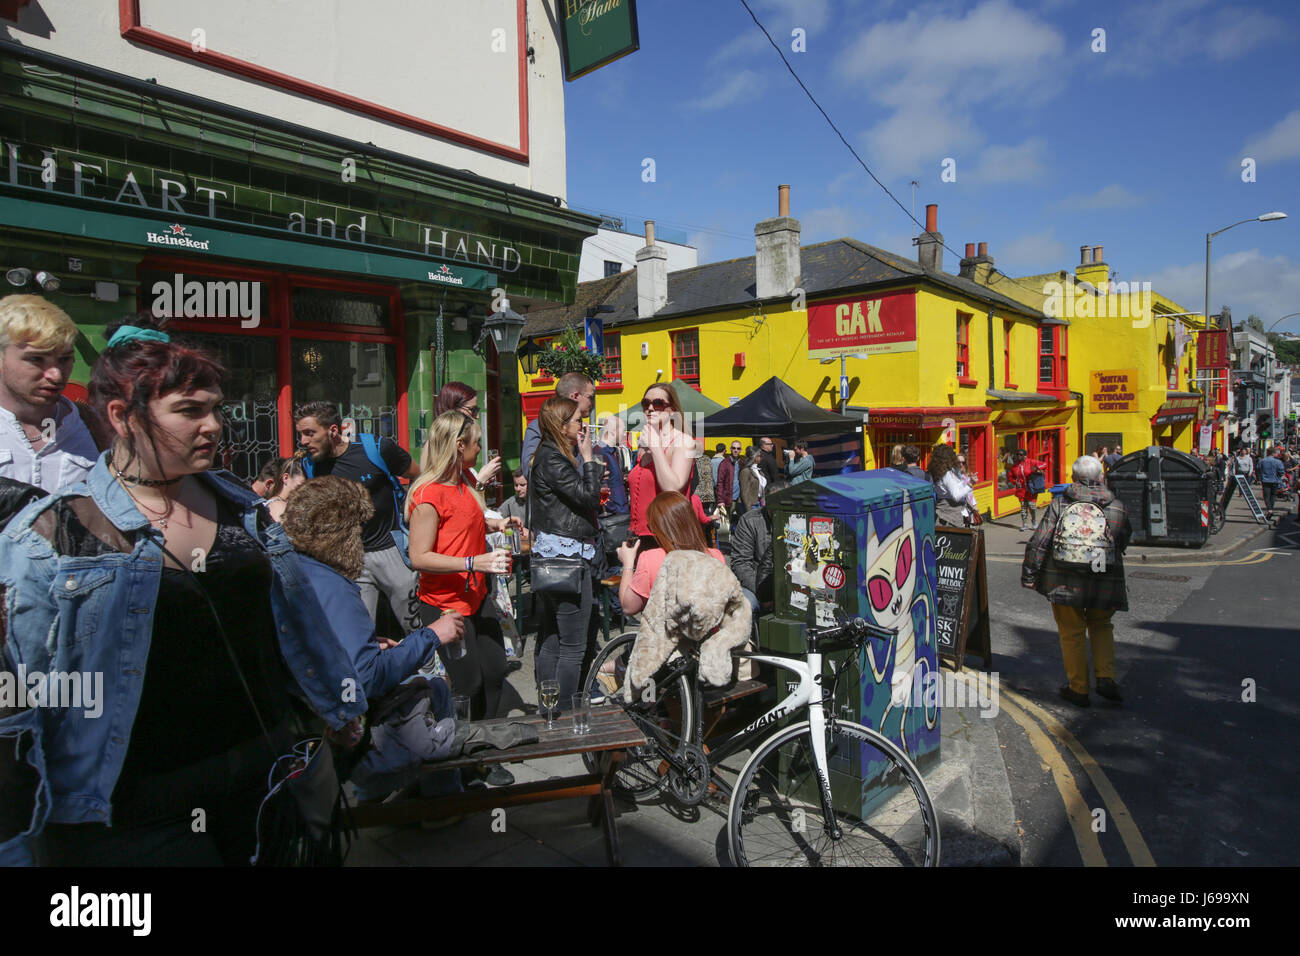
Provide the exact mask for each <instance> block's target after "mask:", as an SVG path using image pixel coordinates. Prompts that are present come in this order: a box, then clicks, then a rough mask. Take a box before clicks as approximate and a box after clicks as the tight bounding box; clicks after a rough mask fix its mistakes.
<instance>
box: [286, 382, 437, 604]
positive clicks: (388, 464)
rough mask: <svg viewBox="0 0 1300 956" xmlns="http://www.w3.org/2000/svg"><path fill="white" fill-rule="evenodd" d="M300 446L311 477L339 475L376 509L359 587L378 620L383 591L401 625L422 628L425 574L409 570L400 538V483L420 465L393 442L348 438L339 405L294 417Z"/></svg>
mask: <svg viewBox="0 0 1300 956" xmlns="http://www.w3.org/2000/svg"><path fill="white" fill-rule="evenodd" d="M293 417H294V430H295V431H296V433H297V435H298V444H299V445H300V446H301V447H302V448H303V449H304V450H306V452H307V454H308V459H307V460H306V461H304V462H303V470H304V471H306V472H307V477H308V478H316V477H320V476H321V475H338V476H339V477H340V478H347V479H349V480H351V481H355V482H357V483H358V484H360V485H362V486H363V487H364V488H365V489H366V491H367V492H368V493H369V494H370V500H371V502H372V503H373V504H374V506H375V512H374V515H373V516H372V517H371V518H370V520H369V521H367V522H366V523H365V525H364V526H363V527H362V529H361V538H362V542H363V544H364V545H365V549H366V555H365V567H364V569H363V570H362V572H361V577H359V578H358V579H357V584H358V585H359V586H360V588H361V598H362V600H363V601H365V602H366V610H367V611H369V612H370V616H371V617H372V618H374V617H375V611H376V610H377V609H378V607H379V595H380V593H381V592H382V593H383V594H384V595H385V596H386V597H387V598H388V603H389V605H390V606H391V607H392V609H393V614H394V616H395V617H396V618H397V620H398V622H399V623H400V624H401V625H402V626H403V627H404V628H406V629H407V630H415V629H417V628H419V627H420V601H419V598H418V597H417V596H416V592H417V589H418V588H419V583H420V575H419V574H418V573H417V572H415V571H412V570H411V569H410V568H409V567H407V564H406V559H405V558H404V557H403V555H402V553H401V549H400V547H399V544H398V540H399V539H398V538H395V537H394V535H393V532H395V531H397V532H401V531H403V530H404V529H405V527H406V525H405V523H404V522H403V520H402V511H401V499H402V485H401V482H400V481H398V478H399V477H401V478H418V477H419V475H420V466H419V463H418V462H414V461H412V460H411V456H410V455H408V454H407V453H406V452H405V451H404V450H403V449H402V448H401V447H400V446H399V445H398V444H397V442H395V441H393V440H392V439H391V438H379V439H376V437H375V436H374V435H370V434H368V433H362V434H360V435H357V436H356V438H357V440H356V441H351V440H349V438H348V437H347V436H346V435H344V434H343V420H342V418H341V417H340V416H339V408H338V406H337V405H335V404H334V403H333V402H308V403H307V404H305V405H300V406H299V407H298V408H297V410H296V411H295V412H294V416H293Z"/></svg>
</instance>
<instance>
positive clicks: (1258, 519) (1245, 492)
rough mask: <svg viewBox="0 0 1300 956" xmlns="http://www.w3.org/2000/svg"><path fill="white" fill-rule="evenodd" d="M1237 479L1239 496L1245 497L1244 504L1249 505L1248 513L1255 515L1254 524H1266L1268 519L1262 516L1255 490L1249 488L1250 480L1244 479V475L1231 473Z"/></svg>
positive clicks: (1262, 512) (1262, 510) (1262, 511)
mask: <svg viewBox="0 0 1300 956" xmlns="http://www.w3.org/2000/svg"><path fill="white" fill-rule="evenodd" d="M1233 477H1234V478H1236V479H1237V488H1238V489H1239V490H1240V491H1241V496H1242V497H1243V498H1245V499H1246V504H1248V505H1250V513H1251V514H1253V515H1254V516H1255V523H1256V524H1268V519H1267V518H1265V517H1264V509H1263V508H1261V507H1260V506H1259V499H1258V498H1256V497H1255V492H1254V491H1252V490H1251V488H1250V482H1249V481H1247V480H1246V476H1245V475H1233Z"/></svg>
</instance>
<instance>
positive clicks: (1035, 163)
mask: <svg viewBox="0 0 1300 956" xmlns="http://www.w3.org/2000/svg"><path fill="white" fill-rule="evenodd" d="M1046 169H1047V141H1046V140H1045V139H1040V138H1033V139H1027V140H1025V141H1024V142H1023V143H1021V144H1019V145H1018V146H988V147H985V149H984V152H983V153H981V154H980V160H979V164H978V165H977V166H976V167H975V169H974V170H972V172H971V176H970V178H971V179H973V180H975V181H976V182H981V183H1026V182H1032V181H1033V180H1036V179H1039V178H1040V177H1041V176H1042V175H1043V173H1044V172H1045V171H1046ZM958 179H959V180H960V176H959V177H958Z"/></svg>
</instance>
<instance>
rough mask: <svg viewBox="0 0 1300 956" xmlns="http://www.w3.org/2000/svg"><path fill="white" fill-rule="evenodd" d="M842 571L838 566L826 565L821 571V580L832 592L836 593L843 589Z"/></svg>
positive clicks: (843, 576)
mask: <svg viewBox="0 0 1300 956" xmlns="http://www.w3.org/2000/svg"><path fill="white" fill-rule="evenodd" d="M844 578H845V575H844V569H843V568H842V567H840V566H839V565H838V564H828V565H826V567H824V568H823V569H822V580H823V581H824V582H826V586H827V587H828V588H830V589H831V590H832V591H838V590H839V589H840V588H842V587H844Z"/></svg>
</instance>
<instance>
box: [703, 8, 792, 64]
mask: <svg viewBox="0 0 1300 956" xmlns="http://www.w3.org/2000/svg"><path fill="white" fill-rule="evenodd" d="M741 27H742V30H741V32H740V33H739V34H737V36H736V38H735V39H734V40H729V41H728V42H726V43H724V44H723V45H722V46H721V47H719V48H718V52H717V53H715V54H713V56H711V57H710V58H709V62H710V63H713V64H719V63H727V62H729V61H731V60H737V59H742V60H752V59H753V58H755V57H757V56H762V55H763V54H764V53H768V54H772V55H775V54H773V51H772V44H770V43H768V42H767V37H765V36H763V34H762V33H761V32H760V31H759V30H757V29H756V28H755V27H754V24H753V23H752V22H751V21H750V19H749V18H748V17H746V18H745V22H744V23H743V24H741ZM777 42H780V41H779V40H778V41H777Z"/></svg>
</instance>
